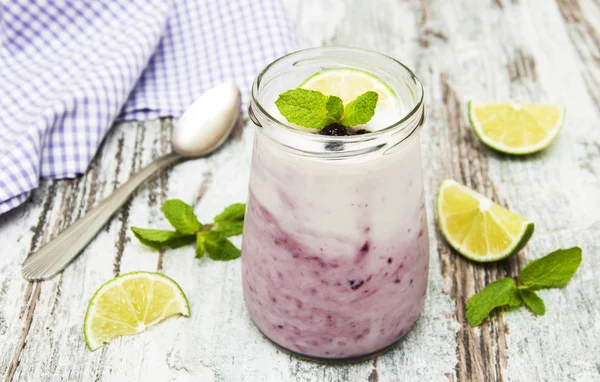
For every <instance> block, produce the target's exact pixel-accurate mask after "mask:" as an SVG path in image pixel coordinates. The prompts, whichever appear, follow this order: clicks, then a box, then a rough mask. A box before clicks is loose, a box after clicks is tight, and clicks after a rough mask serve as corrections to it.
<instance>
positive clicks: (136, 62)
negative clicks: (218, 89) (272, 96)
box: [0, 0, 301, 213]
mask: <svg viewBox="0 0 600 382" xmlns="http://www.w3.org/2000/svg"><path fill="white" fill-rule="evenodd" d="M300 43H301V42H300V41H299V40H297V38H296V33H295V31H294V30H293V28H292V27H291V24H290V22H289V20H288V19H287V17H286V15H285V12H284V11H283V9H282V7H281V5H280V4H279V3H278V2H277V0H169V1H167V0H127V1H118V0H85V1H84V0H46V1H42V0H6V1H3V2H2V3H1V5H0V92H1V96H0V140H1V142H2V144H1V145H0V213H2V212H5V211H8V210H9V209H11V208H14V207H16V206H17V205H19V204H21V203H22V202H23V201H25V199H26V198H27V196H28V194H29V192H30V191H31V190H33V189H34V188H35V187H37V185H38V179H39V177H40V176H44V177H52V178H64V177H73V176H75V175H76V174H81V173H83V172H84V171H85V169H86V167H87V166H88V164H89V162H90V160H91V159H92V156H93V155H94V153H95V151H96V149H97V148H98V145H99V144H100V141H101V139H102V137H103V136H104V134H105V133H106V131H107V130H108V128H109V127H110V125H111V124H112V123H113V121H115V120H117V119H121V120H122V119H148V118H157V117H165V116H179V115H181V113H182V112H183V111H184V110H185V108H186V107H187V106H188V105H189V104H191V103H192V101H193V100H194V99H195V98H196V97H198V96H199V95H200V94H202V92H204V91H205V90H207V89H209V88H210V87H212V86H214V85H216V84H218V83H220V82H221V81H223V80H226V79H228V80H233V81H234V82H236V83H237V84H238V85H239V86H240V88H241V89H242V93H243V95H244V100H246V101H247V97H248V94H249V91H250V85H251V83H252V80H253V79H254V77H255V76H256V74H257V73H258V71H259V70H260V69H262V68H263V67H264V66H265V65H266V64H267V63H268V62H270V61H271V60H273V59H274V58H276V57H278V56H281V55H284V54H286V53H288V52H290V51H292V50H294V48H296V47H297V46H298V45H299V44H300Z"/></svg>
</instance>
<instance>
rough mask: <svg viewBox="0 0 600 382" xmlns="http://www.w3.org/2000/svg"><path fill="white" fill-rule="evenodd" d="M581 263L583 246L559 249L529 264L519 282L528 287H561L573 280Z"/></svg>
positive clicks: (537, 288) (532, 288)
mask: <svg viewBox="0 0 600 382" xmlns="http://www.w3.org/2000/svg"><path fill="white" fill-rule="evenodd" d="M579 264H581V248H579V247H573V248H568V249H559V250H557V251H554V252H552V253H550V254H549V255H546V256H544V257H542V258H540V259H537V260H534V261H532V262H530V263H529V264H527V265H526V266H525V268H523V270H522V271H521V274H520V275H519V282H520V283H521V284H523V286H525V287H526V288H527V289H530V290H534V291H535V290H539V289H541V288H561V287H563V286H565V285H567V283H568V282H569V280H571V277H573V275H574V274H575V272H577V268H579Z"/></svg>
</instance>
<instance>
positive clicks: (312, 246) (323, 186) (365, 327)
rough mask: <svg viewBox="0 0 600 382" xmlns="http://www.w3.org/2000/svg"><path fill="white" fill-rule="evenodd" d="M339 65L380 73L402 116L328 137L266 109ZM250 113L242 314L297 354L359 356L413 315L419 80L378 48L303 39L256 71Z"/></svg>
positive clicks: (420, 262) (422, 274)
mask: <svg viewBox="0 0 600 382" xmlns="http://www.w3.org/2000/svg"><path fill="white" fill-rule="evenodd" d="M340 67H346V68H356V69H362V70H364V71H367V72H370V73H372V74H374V75H375V76H377V77H379V78H380V79H381V80H383V81H384V82H386V83H387V84H388V85H389V86H390V87H391V88H392V89H393V90H394V91H395V92H396V94H397V96H398V98H399V99H400V101H401V104H402V105H404V107H405V109H406V110H405V113H404V117H403V118H402V119H401V120H399V121H397V122H396V123H394V124H392V125H391V126H388V127H386V128H383V129H381V130H379V131H375V132H371V133H367V134H363V135H351V136H341V137H338V136H323V135H318V134H312V133H310V132H306V131H302V130H299V129H295V128H292V127H290V126H288V125H286V124H285V123H283V122H281V121H279V120H277V119H276V118H275V117H274V116H273V115H274V114H275V113H273V106H274V102H275V100H276V99H277V96H278V95H279V94H280V93H282V92H284V91H286V90H289V89H292V88H295V87H297V86H298V85H299V84H300V83H301V82H302V80H304V79H305V78H307V77H309V76H310V75H311V74H313V73H315V72H318V71H320V70H323V69H328V68H340ZM249 113H250V116H251V118H252V120H253V121H254V123H255V124H256V125H257V129H256V137H255V142H254V151H253V157H252V167H251V174H250V185H249V200H248V207H247V213H246V219H245V227H244V236H243V246H242V269H243V286H244V299H245V302H246V306H247V308H248V311H249V312H250V316H251V317H252V319H253V320H254V322H255V324H256V326H257V327H258V328H259V329H260V331H261V332H262V333H263V334H264V335H265V336H266V337H268V338H269V339H270V340H271V341H272V342H274V343H275V344H276V345H278V346H280V347H281V348H283V349H285V350H288V351H290V352H292V353H295V354H296V355H299V356H301V357H305V358H311V359H317V360H358V359H362V358H367V357H370V356H373V355H376V354H378V353H380V352H381V351H383V350H385V349H387V348H389V347H390V346H391V345H393V344H395V343H396V342H397V341H398V340H399V339H400V338H401V337H402V336H404V335H405V334H406V333H407V331H408V330H409V329H410V328H411V327H412V325H413V324H414V322H415V321H416V320H417V318H418V317H419V315H420V313H421V310H422V308H423V301H424V299H425V293H426V290H427V276H428V265H429V243H428V234H427V221H426V211H425V202H424V196H423V173H422V168H421V150H420V141H419V134H420V128H421V126H422V125H423V122H424V115H425V107H424V101H423V87H422V85H421V83H420V82H419V80H418V79H417V78H416V77H415V75H414V74H413V73H412V72H411V71H410V70H409V69H408V68H407V67H406V66H404V65H403V64H401V63H400V62H398V61H396V60H394V59H392V58H390V57H388V56H385V55H382V54H378V53H375V52H371V51H366V50H359V49H352V48H340V47H325V48H315V49H307V50H303V51H299V52H295V53H292V54H290V55H287V56H285V57H282V58H280V59H278V60H276V61H274V62H273V63H271V64H270V65H269V66H267V67H266V68H265V69H264V71H263V72H262V73H260V75H259V76H258V77H257V78H256V80H255V82H254V85H253V88H252V98H251V103H250V108H249Z"/></svg>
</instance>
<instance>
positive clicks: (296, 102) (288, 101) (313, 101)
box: [275, 89, 335, 129]
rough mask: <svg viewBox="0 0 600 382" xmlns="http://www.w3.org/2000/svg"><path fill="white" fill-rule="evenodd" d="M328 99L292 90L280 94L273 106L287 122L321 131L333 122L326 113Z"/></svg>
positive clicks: (303, 91)
mask: <svg viewBox="0 0 600 382" xmlns="http://www.w3.org/2000/svg"><path fill="white" fill-rule="evenodd" d="M328 100H329V97H327V96H326V95H325V94H323V93H320V92H317V91H314V90H307V89H292V90H288V91H286V92H285V93H281V94H280V95H279V98H277V101H275V105H277V108H278V109H279V112H280V113H281V115H283V116H284V117H285V118H286V119H287V120H288V121H289V122H292V123H295V124H297V125H300V126H304V127H308V128H311V129H321V128H323V127H325V126H327V125H329V124H331V123H333V122H335V119H333V118H331V116H329V114H328V113H327V102H328Z"/></svg>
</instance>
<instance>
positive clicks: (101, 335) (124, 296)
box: [83, 272, 190, 351]
mask: <svg viewBox="0 0 600 382" xmlns="http://www.w3.org/2000/svg"><path fill="white" fill-rule="evenodd" d="M176 314H182V315H184V316H189V315H190V306H189V305H188V301H187V298H186V297H185V294H184V293H183V291H182V290H181V288H180V287H179V285H177V283H176V282H175V281H173V280H171V279H170V278H168V277H167V276H164V275H162V274H159V273H150V272H133V273H127V274H124V275H122V276H119V277H117V278H115V279H112V280H110V281H108V282H106V283H104V285H102V286H101V287H100V289H98V290H97V291H96V293H95V294H94V296H93V297H92V300H91V301H90V303H89V304H88V307H87V311H86V312H85V320H84V324H83V334H84V336H85V342H86V343H87V346H88V348H89V349H90V350H92V351H94V350H96V349H98V348H99V347H101V346H102V345H104V344H105V343H107V342H108V341H110V340H112V339H113V338H115V337H118V336H122V335H125V334H136V333H141V332H143V331H144V330H146V328H147V327H150V326H153V325H155V324H157V323H158V322H160V321H162V320H164V319H165V318H167V317H171V316H173V315H176Z"/></svg>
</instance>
